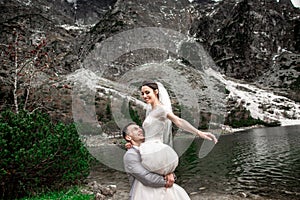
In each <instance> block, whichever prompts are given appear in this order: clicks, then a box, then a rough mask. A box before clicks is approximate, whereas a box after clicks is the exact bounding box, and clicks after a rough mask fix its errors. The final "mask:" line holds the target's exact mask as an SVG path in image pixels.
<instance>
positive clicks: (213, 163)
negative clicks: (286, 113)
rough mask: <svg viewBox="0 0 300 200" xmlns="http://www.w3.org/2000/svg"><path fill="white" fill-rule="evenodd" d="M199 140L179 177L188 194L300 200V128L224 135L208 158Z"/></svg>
mask: <svg viewBox="0 0 300 200" xmlns="http://www.w3.org/2000/svg"><path fill="white" fill-rule="evenodd" d="M200 146H201V140H197V141H195V142H194V143H193V145H192V146H191V147H190V148H189V150H188V151H187V152H186V153H185V154H184V155H183V156H182V157H181V160H180V166H179V167H178V168H177V172H176V174H177V176H178V177H179V181H180V184H181V185H182V186H183V187H184V188H186V189H187V190H188V191H189V192H192V191H197V190H198V189H199V188H201V187H205V188H206V189H207V190H217V191H219V192H222V191H223V192H230V193H235V192H239V191H243V192H247V193H252V194H259V195H265V196H272V197H274V196H278V195H279V196H283V197H288V199H300V156H299V155H300V126H291V127H276V128H265V129H253V130H248V131H245V132H241V133H236V134H233V135H224V136H222V137H220V138H219V143H218V144H217V145H216V146H215V148H214V149H213V150H212V151H211V152H210V153H209V154H208V156H206V157H205V158H202V159H199V158H198V157H197V152H198V149H199V147H200Z"/></svg>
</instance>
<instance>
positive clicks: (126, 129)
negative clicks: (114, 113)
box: [121, 122, 136, 142]
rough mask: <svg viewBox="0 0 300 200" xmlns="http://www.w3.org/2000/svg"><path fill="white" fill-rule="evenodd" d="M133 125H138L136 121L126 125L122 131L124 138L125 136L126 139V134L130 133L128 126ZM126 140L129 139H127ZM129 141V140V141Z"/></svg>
mask: <svg viewBox="0 0 300 200" xmlns="http://www.w3.org/2000/svg"><path fill="white" fill-rule="evenodd" d="M131 125H136V123H135V122H130V123H129V124H127V125H126V126H124V127H123V129H122V131H121V132H122V136H123V138H124V139H125V140H126V138H125V137H126V135H127V134H128V133H127V131H128V127H129V126H131ZM126 141H127V140H126ZM128 142H129V141H128Z"/></svg>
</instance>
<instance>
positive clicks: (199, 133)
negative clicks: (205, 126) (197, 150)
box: [198, 131, 218, 144]
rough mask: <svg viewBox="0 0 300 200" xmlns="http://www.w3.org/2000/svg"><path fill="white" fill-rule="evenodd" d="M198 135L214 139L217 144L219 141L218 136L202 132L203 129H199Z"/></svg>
mask: <svg viewBox="0 0 300 200" xmlns="http://www.w3.org/2000/svg"><path fill="white" fill-rule="evenodd" d="M198 135H199V136H200V137H202V138H203V139H206V140H213V142H214V143H215V144H216V143H217V142H218V139H217V138H216V136H215V135H213V134H211V133H209V132H202V131H199V132H198Z"/></svg>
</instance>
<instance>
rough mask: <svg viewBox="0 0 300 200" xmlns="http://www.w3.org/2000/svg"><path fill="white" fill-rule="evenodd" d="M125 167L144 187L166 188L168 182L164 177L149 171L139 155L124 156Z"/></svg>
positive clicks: (130, 153)
mask: <svg viewBox="0 0 300 200" xmlns="http://www.w3.org/2000/svg"><path fill="white" fill-rule="evenodd" d="M124 165H125V170H126V172H127V173H129V174H131V175H132V176H134V177H135V178H136V179H137V180H138V181H140V182H141V183H142V184H143V185H145V186H149V187H155V188H157V187H164V186H165V184H166V181H165V180H164V177H163V176H161V175H159V174H156V173H153V172H150V171H148V170H147V169H146V168H145V167H144V166H143V165H142V163H141V159H140V156H139V155H138V154H137V153H133V152H127V153H126V154H125V156H124Z"/></svg>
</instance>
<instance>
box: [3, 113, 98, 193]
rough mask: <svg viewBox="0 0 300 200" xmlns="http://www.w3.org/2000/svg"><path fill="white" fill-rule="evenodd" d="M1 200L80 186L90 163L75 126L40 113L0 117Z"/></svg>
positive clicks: (6, 114) (89, 157) (4, 114)
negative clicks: (57, 121)
mask: <svg viewBox="0 0 300 200" xmlns="http://www.w3.org/2000/svg"><path fill="white" fill-rule="evenodd" d="M0 160H1V161H0V199H15V198H20V197H24V196H32V195H34V194H36V193H40V192H43V191H49V190H59V189H62V188H64V187H65V186H67V185H70V184H73V183H79V182H80V181H81V180H82V179H83V178H84V177H86V176H87V175H88V173H89V164H90V161H91V160H92V157H91V156H90V154H89V152H88V151H87V149H86V148H85V147H84V146H83V144H82V143H81V141H80V138H79V136H78V133H77V131H76V128H75V125H74V124H69V125H65V124H63V123H57V124H53V123H52V122H51V120H50V117H49V116H48V115H46V114H42V113H40V112H34V113H29V112H26V111H21V112H20V113H19V114H15V113H13V112H11V111H3V112H2V113H1V114H0Z"/></svg>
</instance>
